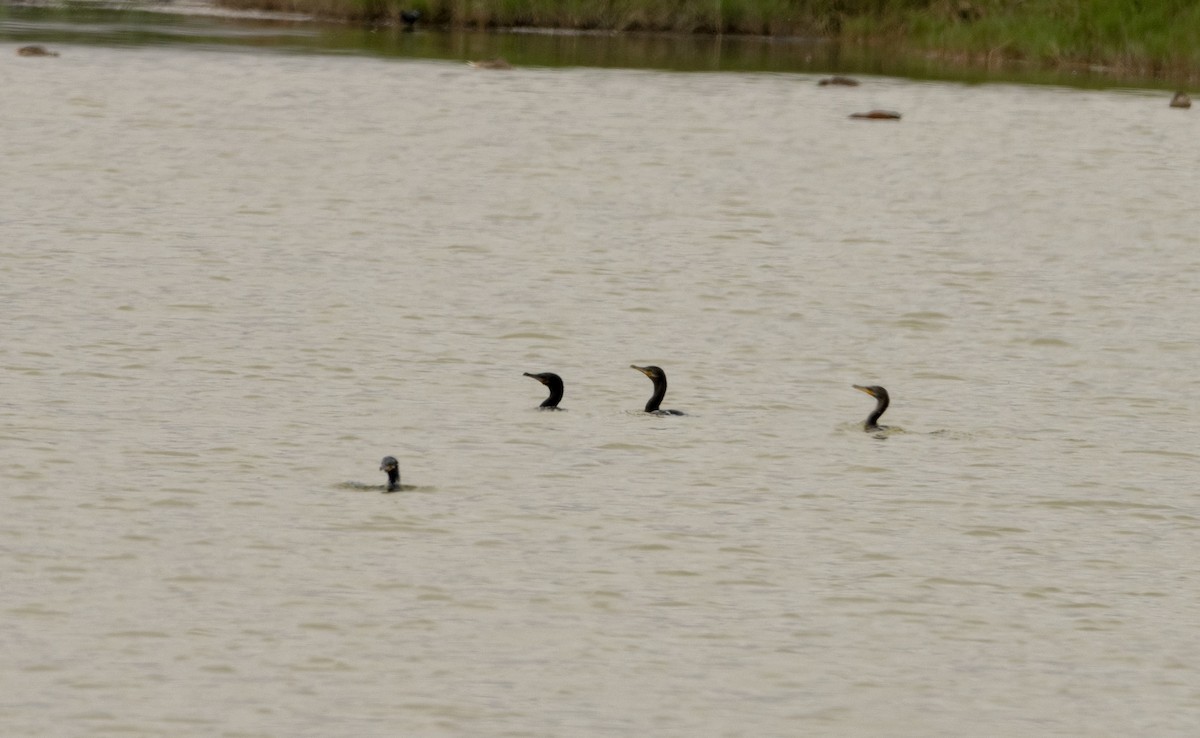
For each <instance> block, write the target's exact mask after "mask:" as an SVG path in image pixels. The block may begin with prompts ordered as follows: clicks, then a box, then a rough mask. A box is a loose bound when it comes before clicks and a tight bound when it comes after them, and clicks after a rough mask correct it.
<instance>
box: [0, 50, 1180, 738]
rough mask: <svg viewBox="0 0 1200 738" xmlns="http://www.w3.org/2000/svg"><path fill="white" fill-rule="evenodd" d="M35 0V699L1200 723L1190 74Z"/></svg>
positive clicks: (573, 719)
mask: <svg viewBox="0 0 1200 738" xmlns="http://www.w3.org/2000/svg"><path fill="white" fill-rule="evenodd" d="M11 28H12V26H10V32H11V34H10V36H9V40H7V41H5V42H3V43H0V89H3V90H4V103H3V107H2V108H0V150H2V151H3V159H2V161H3V181H4V186H3V194H2V196H0V229H2V231H0V232H2V233H3V239H2V243H0V304H2V305H3V309H4V310H3V312H4V320H3V323H2V325H3V327H4V333H3V337H4V340H3V342H0V387H2V388H3V392H2V393H0V441H2V442H0V488H2V490H3V491H2V498H0V499H2V500H3V506H4V507H3V509H4V514H3V521H2V522H0V551H2V552H3V557H4V561H5V565H4V575H3V591H4V598H3V599H4V606H3V615H2V616H0V644H2V645H3V650H4V653H5V654H6V658H5V660H4V664H3V666H0V694H2V695H3V697H0V721H2V722H3V724H4V725H5V726H6V728H5V732H6V733H7V734H9V735H29V736H33V735H40V736H110V735H122V736H126V735H128V736H180V735H196V736H231V737H232V736H238V737H243V736H330V735H347V736H350V735H353V736H396V735H407V736H463V735H472V736H501V735H503V736H800V735H838V736H913V737H917V736H963V735H988V736H1026V735H1038V736H1084V735H1086V736H1131V735H1153V736H1193V735H1196V734H1197V732H1198V731H1200V667H1198V664H1200V610H1198V606H1197V602H1198V601H1200V565H1198V564H1197V557H1196V550H1197V538H1198V536H1200V501H1198V498H1197V494H1196V484H1195V482H1196V479H1197V473H1198V472H1200V452H1197V450H1196V437H1197V431H1198V430H1200V426H1198V425H1197V423H1196V421H1195V420H1194V419H1193V416H1194V415H1195V413H1196V411H1197V410H1198V409H1200V399H1198V398H1200V376H1198V375H1197V372H1196V367H1197V365H1200V346H1198V344H1197V341H1196V331H1197V329H1196V325H1197V322H1198V321H1200V300H1198V299H1197V288H1198V287H1200V216H1197V211H1196V207H1195V198H1196V183H1197V174H1196V167H1197V163H1198V160H1197V156H1196V154H1195V142H1196V140H1197V134H1198V133H1200V118H1197V117H1196V116H1197V113H1196V112H1195V111H1194V110H1193V111H1182V110H1172V109H1170V108H1168V107H1167V101H1168V99H1169V95H1164V94H1163V93H1162V92H1161V91H1140V90H1123V89H1114V90H1078V89H1069V88H1065V87H1030V86H1020V85H1008V84H991V85H976V86H968V85H963V84H953V83H936V82H918V81H911V80H906V79H900V78H889V77H874V76H864V77H862V82H863V84H862V85H861V86H859V87H857V88H836V89H835V88H822V87H818V86H817V85H816V81H817V79H818V78H819V75H818V74H816V73H732V72H724V73H677V72H667V71H653V70H622V69H600V68H589V67H568V68H550V67H528V66H526V67H519V68H517V69H515V70H512V71H508V72H491V71H484V70H476V69H471V68H468V67H467V66H466V65H464V64H462V63H460V62H459V61H450V60H444V61H443V60H428V59H427V60H422V59H413V58H397V57H392V56H386V55H373V54H353V55H351V54H328V53H277V52H274V51H271V50H269V49H264V48H261V47H260V46H257V45H254V44H250V43H248V44H244V45H240V44H236V43H228V42H227V43H225V44H224V45H222V46H212V45H207V44H205V45H196V44H186V43H154V44H149V45H139V44H129V43H108V42H106V41H103V40H102V41H101V42H92V43H89V42H86V39H85V40H79V39H75V40H73V41H72V40H67V41H62V42H59V43H49V44H48V45H50V46H52V47H53V48H54V49H55V50H57V51H59V52H61V54H62V55H61V57H59V58H56V59H37V58H22V57H18V56H17V55H16V54H15V53H14V49H15V48H16V47H17V46H18V45H19V44H20V43H25V42H27V41H26V40H22V39H24V38H25V37H24V36H20V34H18V33H16V32H12V31H11ZM25 32H26V31H21V33H25ZM64 33H65V32H64ZM231 33H232V31H231ZM19 36H20V38H18V37H19ZM872 108H888V109H895V110H898V111H901V112H902V113H903V114H904V119H903V120H902V121H900V122H899V123H896V122H883V121H878V122H877V121H856V120H850V119H848V118H847V116H848V115H849V114H850V113H853V112H858V111H862V110H868V109H872ZM634 363H636V364H639V365H642V364H657V365H660V366H662V367H663V368H665V370H666V372H667V374H668V375H669V378H670V390H669V392H668V394H667V399H666V402H665V403H664V406H665V407H671V408H678V409H681V410H684V411H686V412H687V413H688V415H686V416H684V417H656V416H649V415H647V414H645V413H642V412H640V408H641V407H642V405H643V404H644V403H645V401H646V399H647V398H648V397H649V396H650V392H651V386H650V382H649V381H647V379H646V378H645V377H644V376H642V375H641V374H640V373H638V372H636V371H634V370H632V369H630V368H629V365H630V364H634ZM542 371H554V372H557V373H559V374H561V375H562V376H563V378H564V380H565V382H566V397H565V399H564V401H563V406H564V407H566V408H568V412H559V413H546V412H538V411H537V410H536V409H535V408H536V406H537V404H538V403H539V402H541V400H542V398H543V397H544V396H545V390H544V388H543V387H542V386H541V385H540V384H538V383H536V382H534V381H533V380H531V379H529V378H527V377H523V376H522V373H523V372H542ZM854 383H857V384H881V385H884V386H886V387H887V388H888V389H889V391H890V392H891V394H892V407H891V409H890V410H888V412H887V414H886V415H885V416H884V422H885V423H889V424H892V425H895V426H900V427H901V428H902V430H901V431H894V432H892V433H891V434H890V435H887V436H885V437H883V438H876V437H873V436H872V435H869V434H866V433H864V432H863V431H862V428H861V423H862V419H863V418H864V417H865V416H866V415H867V413H868V412H869V411H870V409H871V407H872V406H873V401H872V400H871V399H870V398H869V397H867V396H866V395H864V394H862V393H859V392H856V391H855V390H854V389H852V388H851V386H850V385H851V384H854ZM388 454H394V455H396V456H397V457H399V459H400V461H401V466H402V470H403V475H404V482H405V483H406V485H410V488H409V489H406V490H405V491H403V492H401V493H398V494H381V493H380V492H379V485H381V484H382V483H383V481H384V477H383V474H382V473H381V472H379V471H378V465H379V459H380V458H381V457H382V456H384V455H388Z"/></svg>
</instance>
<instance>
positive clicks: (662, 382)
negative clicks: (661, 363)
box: [629, 364, 684, 415]
mask: <svg viewBox="0 0 1200 738" xmlns="http://www.w3.org/2000/svg"><path fill="white" fill-rule="evenodd" d="M629 368H630V369H637V370H638V371H639V372H641V373H642V374H645V375H646V376H647V377H650V381H651V382H654V394H653V395H651V396H650V400H649V401H648V402H647V403H646V412H648V413H654V414H655V415H683V414H684V413H682V412H680V411H679V410H660V409H659V408H658V406H659V405H661V404H662V401H663V397H664V396H665V395H666V394H667V373H666V372H664V371H663V370H662V369H660V368H658V367H656V366H638V365H637V364H630V365H629Z"/></svg>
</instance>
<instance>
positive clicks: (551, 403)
mask: <svg viewBox="0 0 1200 738" xmlns="http://www.w3.org/2000/svg"><path fill="white" fill-rule="evenodd" d="M525 376H526V377H533V378H534V379H536V380H537V381H539V382H541V383H542V384H544V385H546V386H547V387H548V388H550V396H549V397H547V398H546V400H545V402H543V403H542V404H541V405H538V407H539V408H540V409H542V410H561V409H562V408H560V407H559V406H558V403H559V402H561V401H562V396H563V381H562V377H560V376H558V375H557V374H555V373H554V372H542V373H541V374H530V373H529V372H525Z"/></svg>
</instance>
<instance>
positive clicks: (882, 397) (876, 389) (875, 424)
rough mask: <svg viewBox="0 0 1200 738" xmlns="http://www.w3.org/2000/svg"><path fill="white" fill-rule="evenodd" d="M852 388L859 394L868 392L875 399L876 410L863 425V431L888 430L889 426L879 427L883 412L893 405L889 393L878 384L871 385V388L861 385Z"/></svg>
mask: <svg viewBox="0 0 1200 738" xmlns="http://www.w3.org/2000/svg"><path fill="white" fill-rule="evenodd" d="M851 386H852V387H854V389H856V390H858V391H859V392H866V393H867V394H868V395H870V396H871V397H874V398H875V409H874V410H873V411H871V414H870V415H868V416H867V419H866V421H865V422H864V423H863V430H865V431H868V432H870V431H877V430H887V429H888V426H886V425H879V418H880V416H881V415H883V411H884V410H887V409H888V405H889V404H890V403H891V399H890V398H889V397H888V391H887V390H885V389H884V388H883V387H880V386H879V385H877V384H876V385H871V386H870V387H864V386H862V385H861V384H855V385H851Z"/></svg>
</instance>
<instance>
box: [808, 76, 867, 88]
mask: <svg viewBox="0 0 1200 738" xmlns="http://www.w3.org/2000/svg"><path fill="white" fill-rule="evenodd" d="M817 84H818V85H819V86H821V87H825V86H827V85H840V86H842V87H858V80H856V79H854V78H853V77H841V76H833V77H826V78H825V79H823V80H821V81H820V82H818V83H817Z"/></svg>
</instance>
